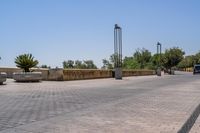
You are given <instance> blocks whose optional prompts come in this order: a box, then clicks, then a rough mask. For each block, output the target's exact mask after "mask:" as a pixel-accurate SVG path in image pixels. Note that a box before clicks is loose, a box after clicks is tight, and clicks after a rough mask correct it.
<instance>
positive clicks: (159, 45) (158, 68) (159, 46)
mask: <svg viewBox="0 0 200 133" xmlns="http://www.w3.org/2000/svg"><path fill="white" fill-rule="evenodd" d="M161 50H162V48H161V43H159V42H158V43H157V56H158V64H157V70H156V73H157V76H161Z"/></svg>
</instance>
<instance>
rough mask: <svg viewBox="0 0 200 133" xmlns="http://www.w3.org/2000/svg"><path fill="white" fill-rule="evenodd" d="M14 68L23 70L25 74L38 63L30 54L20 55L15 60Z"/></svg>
mask: <svg viewBox="0 0 200 133" xmlns="http://www.w3.org/2000/svg"><path fill="white" fill-rule="evenodd" d="M15 63H16V66H17V67H19V68H21V69H23V70H24V71H25V72H30V68H32V67H36V66H37V64H38V61H37V60H35V59H34V57H33V56H32V54H22V55H19V56H17V57H16V58H15Z"/></svg>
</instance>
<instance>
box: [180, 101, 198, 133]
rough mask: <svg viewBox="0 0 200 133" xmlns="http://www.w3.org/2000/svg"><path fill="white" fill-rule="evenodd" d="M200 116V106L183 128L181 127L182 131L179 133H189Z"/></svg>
mask: <svg viewBox="0 0 200 133" xmlns="http://www.w3.org/2000/svg"><path fill="white" fill-rule="evenodd" d="M199 114H200V104H199V105H198V106H197V107H196V108H195V110H194V111H193V112H192V114H191V115H190V117H189V118H188V119H187V121H186V122H185V123H184V124H183V126H182V127H181V129H179V131H178V132H177V133H189V131H190V130H191V129H192V127H193V125H194V123H195V121H196V120H197V118H198V117H199Z"/></svg>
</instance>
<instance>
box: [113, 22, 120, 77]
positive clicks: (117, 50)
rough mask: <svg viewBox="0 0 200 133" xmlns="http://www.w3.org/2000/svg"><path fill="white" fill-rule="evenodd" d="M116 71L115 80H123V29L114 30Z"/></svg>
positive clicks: (116, 28) (116, 26)
mask: <svg viewBox="0 0 200 133" xmlns="http://www.w3.org/2000/svg"><path fill="white" fill-rule="evenodd" d="M114 69H115V79H122V28H121V27H119V26H118V25H117V24H115V28H114Z"/></svg>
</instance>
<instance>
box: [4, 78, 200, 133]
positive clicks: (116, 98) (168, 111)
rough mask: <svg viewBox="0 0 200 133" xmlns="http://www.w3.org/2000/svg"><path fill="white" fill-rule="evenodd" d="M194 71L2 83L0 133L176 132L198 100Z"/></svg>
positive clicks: (197, 86) (197, 81)
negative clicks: (143, 75)
mask: <svg viewBox="0 0 200 133" xmlns="http://www.w3.org/2000/svg"><path fill="white" fill-rule="evenodd" d="M199 81H200V80H199V79H198V78H196V77H193V76H192V75H176V76H164V77H160V78H158V77H156V76H148V77H146V76H145V77H129V78H125V79H124V80H122V81H115V80H113V79H101V80H85V81H70V82H41V83H27V84H26V83H14V82H13V81H10V80H9V81H8V82H7V85H4V86H0V133H12V132H13V133H23V132H24V133H45V132H46V133H66V132H70V133H78V132H81V133H88V132H89V133H90V132H91V133H93V132H94V131H95V132H99V133H100V132H108V133H110V132H113V133H116V132H119V133H123V132H124V133H127V132H130V133H138V132H143V133H157V132H158V133H173V132H177V131H178V130H179V129H180V128H181V126H182V125H183V124H184V122H185V121H186V120H187V118H188V117H189V115H190V114H191V112H192V111H193V110H194V108H195V107H196V106H197V105H198V103H199V102H200V88H199V85H200V82H199Z"/></svg>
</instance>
